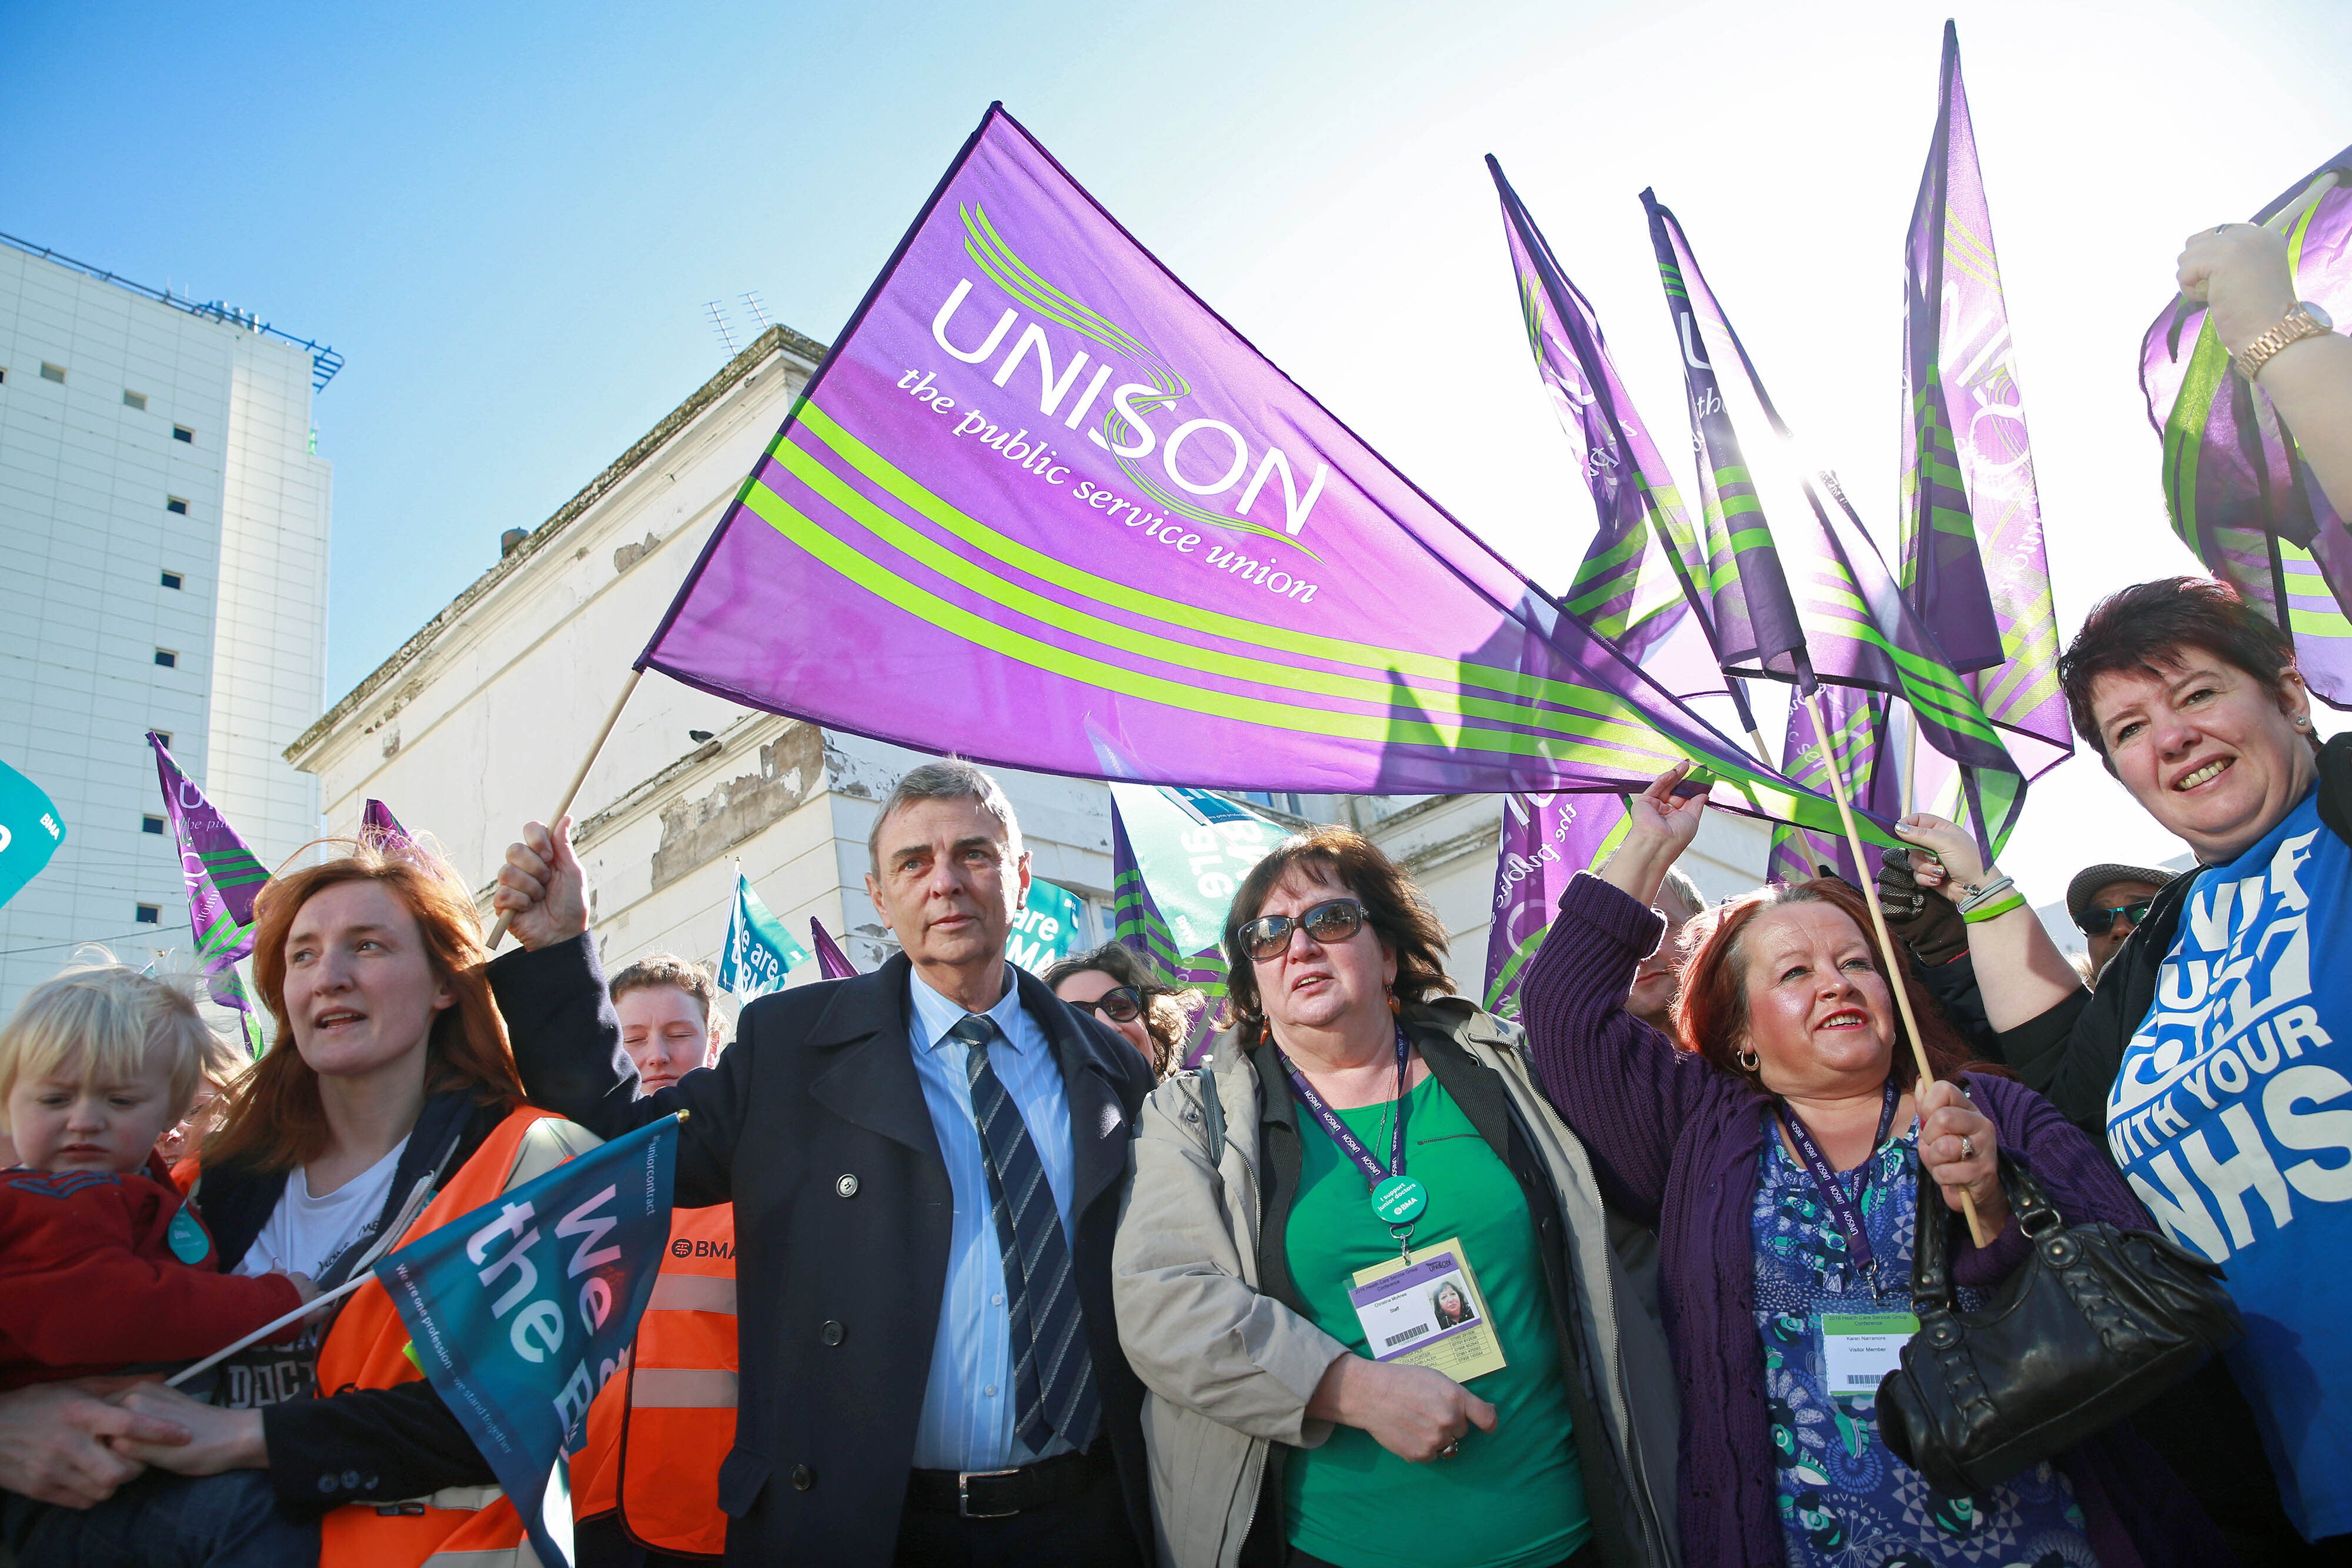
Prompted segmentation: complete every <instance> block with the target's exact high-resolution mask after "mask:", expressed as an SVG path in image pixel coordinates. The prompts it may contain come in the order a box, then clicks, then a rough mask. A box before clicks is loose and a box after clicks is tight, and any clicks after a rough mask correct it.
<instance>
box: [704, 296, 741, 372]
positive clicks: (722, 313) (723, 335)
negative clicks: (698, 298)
mask: <svg viewBox="0 0 2352 1568" xmlns="http://www.w3.org/2000/svg"><path fill="white" fill-rule="evenodd" d="M702 308H703V309H704V310H705V311H706V312H707V313H709V317H710V329H711V330H712V331H714V332H716V333H718V334H719V341H720V342H722V343H724V344H726V345H727V357H728V358H729V359H730V360H731V359H733V358H734V357H735V334H734V333H732V332H730V331H729V330H728V329H727V309H726V307H724V306H722V305H720V304H719V301H718V300H716V299H707V300H705V301H703V305H702Z"/></svg>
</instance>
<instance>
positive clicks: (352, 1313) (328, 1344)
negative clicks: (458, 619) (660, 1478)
mask: <svg viewBox="0 0 2352 1568" xmlns="http://www.w3.org/2000/svg"><path fill="white" fill-rule="evenodd" d="M585 924H586V922H585V911H584V910H577V911H567V910H563V909H550V908H548V907H545V906H541V907H538V908H534V909H532V910H530V912H528V913H527V914H525V915H523V916H522V917H521V918H520V919H519V920H518V922H517V926H518V935H519V936H520V937H521V939H522V941H523V944H524V946H525V947H526V948H527V949H528V948H543V947H545V946H549V945H551V944H554V943H557V942H560V941H562V940H563V939H564V938H566V937H570V936H576V935H577V933H578V932H580V931H582V930H584V928H585ZM486 957H487V955H486V953H485V952H484V949H483V946H482V941H481V936H480V927H479V922H478V919H477V917H476V915H475V914H474V906H473V899H472V897H471V895H470V894H468V893H467V889H466V887H465V885H464V883H462V882H461V881H460V880H459V878H458V877H457V874H456V873H455V872H454V871H453V870H452V869H451V868H450V867H449V866H448V865H447V864H446V862H443V861H441V860H440V859H439V858H438V857H437V856H436V855H433V854H432V853H430V852H428V851H425V850H422V849H419V848H417V847H415V846H413V845H410V846H402V847H399V848H396V849H394V848H391V847H388V846H384V845H381V844H377V843H373V842H371V843H362V844H359V845H355V846H352V850H351V852H349V853H347V854H344V855H342V856H341V857H340V858H338V859H334V860H331V861H328V862H324V863H322V864H319V865H314V866H308V867H304V868H302V869H300V870H299V871H294V872H291V873H286V874H284V875H281V876H279V877H278V878H276V879H275V880H273V881H272V882H271V883H269V885H268V887H267V888H266V889H265V890H264V892H263V893H262V894H261V897H260V900H259V902H258V904H257V926H256V946H255V959H256V965H255V967H256V974H257V979H258V981H259V988H260V991H261V994H262V997H263V998H264V1000H265V1002H266V1003H267V1005H268V1007H269V1009H270V1011H271V1013H272V1015H273V1017H274V1019H275V1020H276V1024H277V1030H278V1039H279V1040H285V1041H288V1042H290V1045H291V1049H284V1048H281V1049H279V1050H277V1051H272V1052H271V1053H270V1054H269V1055H268V1056H267V1057H265V1058H263V1060H262V1061H260V1062H259V1063H257V1065H256V1067H255V1069H254V1071H253V1072H252V1073H251V1075H250V1076H249V1077H248V1079H247V1082H246V1083H245V1084H244V1085H243V1086H242V1087H241V1089H240V1091H239V1092H238V1094H237V1100H236V1105H235V1107H234V1108H233V1109H232V1110H231V1112H230V1113H229V1114H228V1116H227V1118H226V1121H225V1123H224V1124H223V1125H222V1127H221V1128H220V1130H219V1131H218V1132H217V1133H215V1134H214V1135H213V1136H212V1137H211V1138H210V1139H209V1140H208V1141H207V1142H206V1145H205V1149H204V1151H203V1154H202V1155H201V1156H200V1157H201V1162H202V1164H201V1171H200V1174H199V1175H198V1176H197V1178H196V1182H195V1186H194V1191H193V1193H192V1197H194V1200H195V1201H197V1202H199V1203H201V1204H202V1205H203V1206H204V1210H205V1218H206V1220H207V1222H208V1224H209V1225H210V1228H211V1229H212V1231H213V1234H214V1237H215V1240H216V1242H217V1243H218V1245H217V1248H216V1250H217V1252H218V1253H219V1255H220V1256H221V1258H222V1260H223V1262H224V1266H226V1267H229V1268H234V1269H236V1270H239V1271H247V1272H250V1271H255V1270H268V1269H269V1268H271V1267H273V1266H275V1265H277V1264H278V1263H280V1262H284V1263H286V1264H288V1265H289V1266H299V1267H300V1268H302V1269H303V1270H310V1271H315V1272H314V1277H315V1278H318V1279H319V1280H320V1282H321V1284H322V1286H323V1287H325V1288H326V1289H328V1290H331V1289H333V1288H334V1287H336V1286H337V1285H339V1284H341V1282H343V1281H348V1280H352V1279H360V1278H364V1276H365V1271H366V1270H368V1269H369V1267H370V1266H371V1265H372V1264H373V1261H374V1260H375V1259H376V1258H377V1257H379V1256H380V1255H382V1254H383V1252H385V1251H386V1250H388V1249H392V1248H393V1247H395V1246H397V1245H400V1244H402V1243H404V1242H405V1241H411V1240H414V1239H416V1238H417V1237H419V1236H421V1235H423V1234H425V1233H426V1232H428V1231H430V1230H432V1229H434V1228H437V1227H438V1226H440V1225H441V1224H443V1223H445V1222H446V1221H447V1220H449V1219H451V1218H456V1217H457V1216H459V1215H463V1214H465V1213H467V1212H468V1211H469V1210H472V1209H474V1208H476V1207H479V1206H480V1205H482V1204H484V1203H486V1202H489V1201H491V1200H493V1199H494V1198H496V1197H498V1195H499V1193H500V1192H502V1191H509V1190H512V1189H513V1188H514V1187H515V1186H520V1185H521V1184H522V1183H525V1182H528V1181H530V1180H531V1179H533V1178H534V1177H536V1176H541V1175H543V1174H544V1173H545V1172H547V1171H549V1170H551V1169H552V1168H553V1167H554V1166H557V1165H559V1164H561V1163H562V1161H564V1160H565V1159H568V1158H570V1157H571V1156H572V1155H575V1154H578V1153H581V1152H583V1151H584V1150H586V1149H588V1148H590V1147H593V1145H594V1144H595V1143H596V1140H595V1139H594V1138H593V1137H592V1136H591V1135H590V1134H586V1133H585V1132H583V1131H582V1130H581V1129H580V1128H578V1127H575V1126H573V1125H572V1124H570V1123H567V1122H564V1121H562V1120H560V1119H558V1118H555V1117H553V1116H551V1115H550V1114H548V1113H544V1112H541V1111H535V1110H532V1109H530V1107H528V1106H525V1105H524V1104H523V1103H522V1090H521V1085H520V1082H519V1081H518V1080H517V1078H516V1076H515V1070H514V1062H513V1057H512V1054H511V1052H510V1051H509V1047H508V1043H507V1038H506V1027H505V1024H504V1022H503V1020H502V1019H500V1017H499V1010H498V1007H497V1005H496V1003H495V1001H494V999H493V998H492V994H491V987H490V982H489V977H488V974H487V972H486V965H485V959H486ZM510 962H511V960H510ZM579 1001H580V1002H581V1004H582V1005H584V1006H587V1007H589V1008H591V1009H593V1008H596V1007H601V1006H602V1005H603V1004H604V998H603V996H602V994H601V991H600V992H599V994H598V995H596V996H595V997H593V998H585V997H583V998H579ZM294 1260H299V1265H296V1264H295V1261H294ZM407 1340H408V1331H407V1330H406V1329H405V1328H404V1326H403V1322H402V1320H401V1318H400V1316H399V1315H398V1313H397V1312H396V1311H395V1310H394V1306H393V1303H392V1301H391V1299H390V1297H389V1296H388V1295H386V1294H385V1292H384V1291H383V1288H382V1286H381V1285H380V1284H377V1283H375V1282H374V1281H373V1280H369V1281H367V1282H365V1283H363V1284H362V1285H361V1286H360V1287H359V1288H358V1289H357V1290H356V1291H354V1292H353V1293H352V1299H351V1300H350V1301H348V1302H347V1303H346V1304H345V1305H344V1306H343V1307H342V1308H341V1312H340V1313H339V1315H337V1316H336V1317H335V1318H334V1319H333V1321H332V1322H331V1326H330V1327H328V1328H327V1329H326V1330H325V1331H324V1333H323V1336H314V1337H313V1338H312V1339H310V1340H308V1341H306V1342H304V1343H303V1344H302V1345H301V1346H300V1347H299V1350H300V1354H296V1355H290V1356H289V1355H286V1354H280V1353H277V1352H271V1351H264V1352H261V1353H259V1354H243V1355H240V1356H238V1357H233V1358H231V1359H230V1361H229V1362H228V1363H227V1364H226V1365H225V1366H224V1367H223V1369H222V1375H221V1379H220V1384H219V1386H218V1388H217V1389H216V1390H215V1403H213V1404H203V1403H199V1402H197V1401H196V1400H194V1399H193V1398H190V1397H189V1396H186V1395H185V1394H183V1393H180V1392H178V1391H176V1390H173V1389H169V1388H165V1387H162V1386H159V1385H152V1384H141V1385H134V1386H133V1387H132V1388H131V1389H130V1390H128V1391H127V1392H125V1393H123V1394H121V1395H120V1396H118V1399H119V1402H120V1403H121V1406H123V1407H124V1408H126V1409H128V1410H130V1411H131V1412H134V1413H137V1414H139V1415H142V1416H150V1417H154V1418H157V1419H159V1420H162V1421H165V1422H171V1423H176V1424H177V1425H178V1426H179V1427H182V1428H184V1429H185V1430H186V1431H187V1433H188V1434H189V1440H188V1441H187V1442H185V1443H184V1444H176V1445H169V1446H166V1445H159V1444H152V1443H142V1442H137V1441H122V1440H119V1439H118V1440H117V1442H116V1444H115V1447H116V1448H117V1450H118V1451H119V1452H120V1453H121V1455H122V1456H123V1457H124V1458H128V1459H131V1460H133V1461H137V1462H140V1463H143V1464H146V1465H149V1466H152V1467H153V1468H154V1469H155V1470H157V1471H164V1472H176V1475H177V1477H180V1478H191V1479H173V1478H171V1477H168V1476H159V1477H151V1478H149V1479H145V1480H142V1481H141V1482H140V1483H139V1484H137V1485H134V1486H131V1487H126V1488H124V1489H122V1490H120V1491H118V1492H116V1493H115V1494H114V1496H113V1497H111V1498H110V1499H108V1500H105V1501H103V1502H101V1503H100V1504H99V1505H98V1506H97V1507H96V1508H93V1509H89V1510H87V1511H75V1510H71V1509H50V1510H48V1511H47V1512H46V1513H45V1514H44V1515H43V1516H42V1517H41V1518H40V1519H39V1520H38V1521H37V1522H36V1523H35V1524H34V1525H33V1527H32V1529H31V1530H30V1531H29V1532H28V1533H27V1534H26V1536H25V1537H24V1538H23V1539H22V1540H21V1541H20V1542H19V1543H18V1548H17V1549H18V1552H19V1556H20V1558H21V1560H22V1562H23V1563H24V1568H43V1565H46V1564H51V1563H56V1564H90V1565H95V1564H100V1563H106V1564H112V1563H122V1564H125V1565H126V1568H134V1565H135V1568H146V1565H147V1564H149V1563H153V1562H158V1561H176V1560H178V1559H177V1558H176V1557H173V1556H172V1555H171V1554H170V1551H169V1548H170V1547H173V1546H176V1545H177V1544H178V1543H179V1542H178V1538H177V1537H176V1536H174V1535H173V1534H172V1531H173V1530H174V1529H175V1528H176V1529H179V1530H182V1531H184V1530H186V1529H190V1528H194V1527H195V1526H196V1525H198V1524H199V1523H203V1522H205V1516H206V1513H207V1511H208V1510H209V1511H212V1512H215V1513H216V1512H217V1511H219V1509H220V1508H221V1506H223V1504H222V1501H221V1500H213V1499H210V1498H207V1496H206V1494H205V1493H204V1492H203V1491H202V1490H201V1489H203V1488H205V1485H206V1483H205V1480H203V1479H193V1478H208V1477H213V1476H217V1475H221V1474H223V1473H225V1472H239V1473H242V1472H249V1471H256V1470H258V1471H263V1472H266V1473H267V1476H268V1487H267V1488H266V1489H263V1490H259V1491H256V1490H254V1489H252V1488H251V1487H250V1486H245V1487H242V1488H241V1489H239V1490H236V1492H235V1493H233V1494H226V1500H227V1501H228V1502H231V1503H233V1504H234V1506H236V1507H243V1508H252V1507H256V1506H258V1507H264V1508H268V1507H272V1506H274V1507H275V1508H276V1509H277V1510H278V1511H279V1512H280V1513H281V1514H290V1515H293V1516H295V1517H297V1518H315V1519H318V1520H319V1521H320V1531H321V1536H320V1539H321V1553H322V1555H321V1557H320V1559H319V1560H320V1561H322V1562H323V1563H328V1564H331V1565H332V1564H348V1565H352V1568H393V1565H396V1564H402V1563H420V1564H421V1563H425V1562H426V1561H427V1560H428V1559H431V1558H432V1557H434V1556H436V1554H440V1553H444V1552H452V1551H463V1552H468V1553H484V1554H486V1555H480V1556H469V1558H468V1561H469V1563H473V1564H475V1565H476V1568H488V1564H489V1563H491V1562H492V1561H493V1560H494V1559H495V1560H498V1561H505V1562H512V1561H515V1560H516V1554H517V1552H518V1551H519V1549H520V1546H521V1543H522V1541H523V1537H524V1530H523V1525H522V1522H521V1520H520V1516H519V1515H518V1514H517V1513H516V1511H515V1510H514V1508H513V1506H512V1505H511V1504H509V1502H507V1500H505V1498H504V1495H503V1494H502V1493H501V1492H500V1491H499V1490H498V1488H497V1486H496V1485H495V1484H494V1481H495V1478H494V1476H493V1474H492V1471H491V1469H490V1467H489V1465H488V1461H487V1460H485V1459H484V1458H483V1457H482V1455H481V1453H480V1452H479V1450H478V1448H476V1446H475V1444H474V1443H473V1441H472V1440H471V1439H470V1438H469V1437H467V1433H466V1430H465V1428H464V1427H461V1426H460V1425H459V1424H458V1422H457V1418H456V1417H455V1416H453V1415H452V1414H451V1413H450V1411H449V1409H448V1407H447V1406H446V1405H445V1404H444V1403H443V1402H442V1400H441V1398H440V1396H439V1395H438V1394H436V1392H435V1391H434V1389H433V1388H432V1386H431V1385H430V1384H428V1383H426V1382H425V1381H424V1380H423V1379H422V1377H421V1375H420V1374H419V1372H418V1370H417V1367H416V1365H415V1364H414V1362H413V1361H412V1360H411V1359H410V1358H409V1357H408V1356H406V1355H405V1354H404V1346H405V1344H406V1343H407ZM314 1394H317V1395H318V1396H315V1397H314ZM273 1497H274V1503H273ZM142 1532H143V1533H142Z"/></svg>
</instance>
